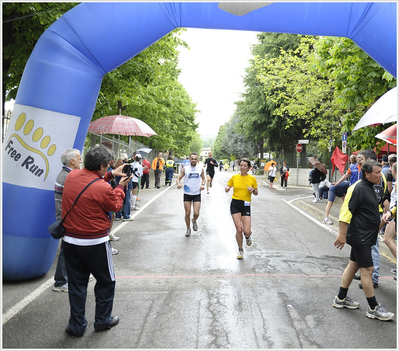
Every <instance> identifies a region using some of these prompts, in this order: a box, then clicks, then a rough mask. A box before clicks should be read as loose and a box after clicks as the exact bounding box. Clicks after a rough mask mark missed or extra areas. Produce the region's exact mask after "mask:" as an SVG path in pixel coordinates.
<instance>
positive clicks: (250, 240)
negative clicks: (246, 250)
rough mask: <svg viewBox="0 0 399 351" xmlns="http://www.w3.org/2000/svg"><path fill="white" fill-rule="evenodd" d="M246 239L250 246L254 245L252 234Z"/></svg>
mask: <svg viewBox="0 0 399 351" xmlns="http://www.w3.org/2000/svg"><path fill="white" fill-rule="evenodd" d="M245 241H246V243H247V245H248V246H251V245H252V239H251V235H250V236H249V237H245Z"/></svg>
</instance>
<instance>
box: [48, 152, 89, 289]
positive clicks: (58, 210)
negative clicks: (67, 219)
mask: <svg viewBox="0 0 399 351" xmlns="http://www.w3.org/2000/svg"><path fill="white" fill-rule="evenodd" d="M61 162H62V164H63V166H62V170H61V172H60V173H59V174H58V176H57V179H56V180H55V186H54V199H55V218H56V219H57V220H58V221H60V222H61V219H62V194H63V191H64V183H65V179H66V177H67V175H68V173H69V172H70V171H72V170H73V169H80V167H81V165H82V155H81V154H80V151H79V150H77V149H68V150H66V151H65V152H64V153H63V154H62V155H61ZM53 291H55V292H66V293H67V292H68V276H67V272H66V268H65V258H64V246H63V241H62V240H61V248H60V253H59V255H58V261H57V267H56V269H55V275H54V287H53Z"/></svg>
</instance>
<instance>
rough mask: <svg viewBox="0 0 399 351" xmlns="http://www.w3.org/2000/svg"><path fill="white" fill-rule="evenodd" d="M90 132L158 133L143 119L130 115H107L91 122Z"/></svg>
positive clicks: (146, 135)
mask: <svg viewBox="0 0 399 351" xmlns="http://www.w3.org/2000/svg"><path fill="white" fill-rule="evenodd" d="M89 132H90V133H96V134H119V135H138V136H145V137H150V136H151V135H157V133H155V132H154V130H153V129H152V128H151V127H150V126H149V125H148V124H146V123H144V122H143V121H142V120H140V119H137V118H133V117H129V116H121V115H117V116H106V117H101V118H99V119H97V120H96V121H94V122H91V123H90V125H89Z"/></svg>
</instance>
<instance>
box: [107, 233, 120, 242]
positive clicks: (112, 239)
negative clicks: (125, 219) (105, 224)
mask: <svg viewBox="0 0 399 351" xmlns="http://www.w3.org/2000/svg"><path fill="white" fill-rule="evenodd" d="M109 240H111V241H118V240H119V236H115V235H114V234H112V233H109Z"/></svg>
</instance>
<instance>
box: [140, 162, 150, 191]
mask: <svg viewBox="0 0 399 351" xmlns="http://www.w3.org/2000/svg"><path fill="white" fill-rule="evenodd" d="M141 166H142V167H143V175H142V176H141V189H144V185H145V188H146V189H149V188H150V169H151V164H150V161H148V160H147V159H146V158H143V161H142V163H141Z"/></svg>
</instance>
